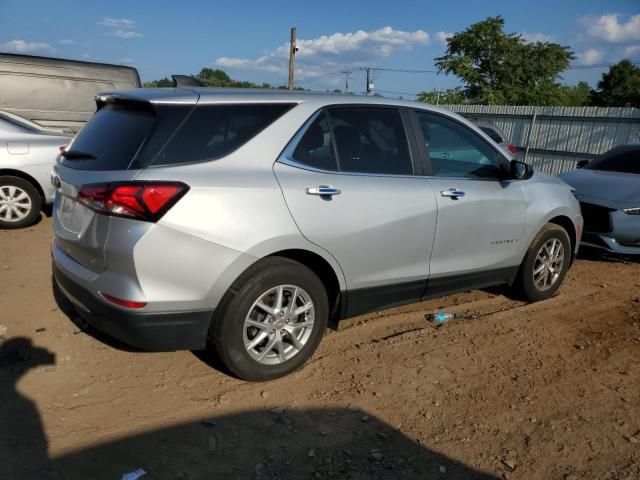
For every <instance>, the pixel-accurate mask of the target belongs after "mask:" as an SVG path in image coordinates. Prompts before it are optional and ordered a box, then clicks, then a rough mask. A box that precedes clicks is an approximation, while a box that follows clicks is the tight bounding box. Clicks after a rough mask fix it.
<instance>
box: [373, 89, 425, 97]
mask: <svg viewBox="0 0 640 480" xmlns="http://www.w3.org/2000/svg"><path fill="white" fill-rule="evenodd" d="M376 92H378V93H389V94H391V95H410V96H414V97H417V96H418V95H420V92H418V93H409V92H394V91H391V90H376Z"/></svg>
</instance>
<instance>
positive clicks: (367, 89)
mask: <svg viewBox="0 0 640 480" xmlns="http://www.w3.org/2000/svg"><path fill="white" fill-rule="evenodd" d="M370 72H371V69H370V68H369V67H367V85H366V88H365V90H364V94H365V95H369V92H370V91H371V89H370V88H369V86H370V83H369V76H370Z"/></svg>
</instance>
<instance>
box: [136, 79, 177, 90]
mask: <svg viewBox="0 0 640 480" xmlns="http://www.w3.org/2000/svg"><path fill="white" fill-rule="evenodd" d="M143 86H144V87H145V88H162V87H173V80H169V79H168V78H167V77H164V78H161V79H160V80H153V81H151V82H144V84H143Z"/></svg>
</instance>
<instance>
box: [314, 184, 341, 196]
mask: <svg viewBox="0 0 640 480" xmlns="http://www.w3.org/2000/svg"><path fill="white" fill-rule="evenodd" d="M341 193H342V190H340V189H338V188H335V187H332V186H331V185H319V186H317V187H309V188H307V194H308V195H319V196H321V197H332V196H333V195H340V194H341Z"/></svg>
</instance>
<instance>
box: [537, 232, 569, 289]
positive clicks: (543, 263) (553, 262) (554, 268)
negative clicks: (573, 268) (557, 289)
mask: <svg viewBox="0 0 640 480" xmlns="http://www.w3.org/2000/svg"><path fill="white" fill-rule="evenodd" d="M563 267H564V246H563V245H562V242H561V241H560V240H559V239H557V238H552V239H550V240H548V241H547V242H545V243H544V244H543V245H542V247H540V250H538V254H537V255H536V260H535V262H534V263H533V284H534V285H535V287H536V288H537V289H538V290H539V291H545V290H548V289H550V288H551V287H552V286H553V285H555V283H556V282H557V281H558V279H559V278H560V274H561V273H562V268H563Z"/></svg>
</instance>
